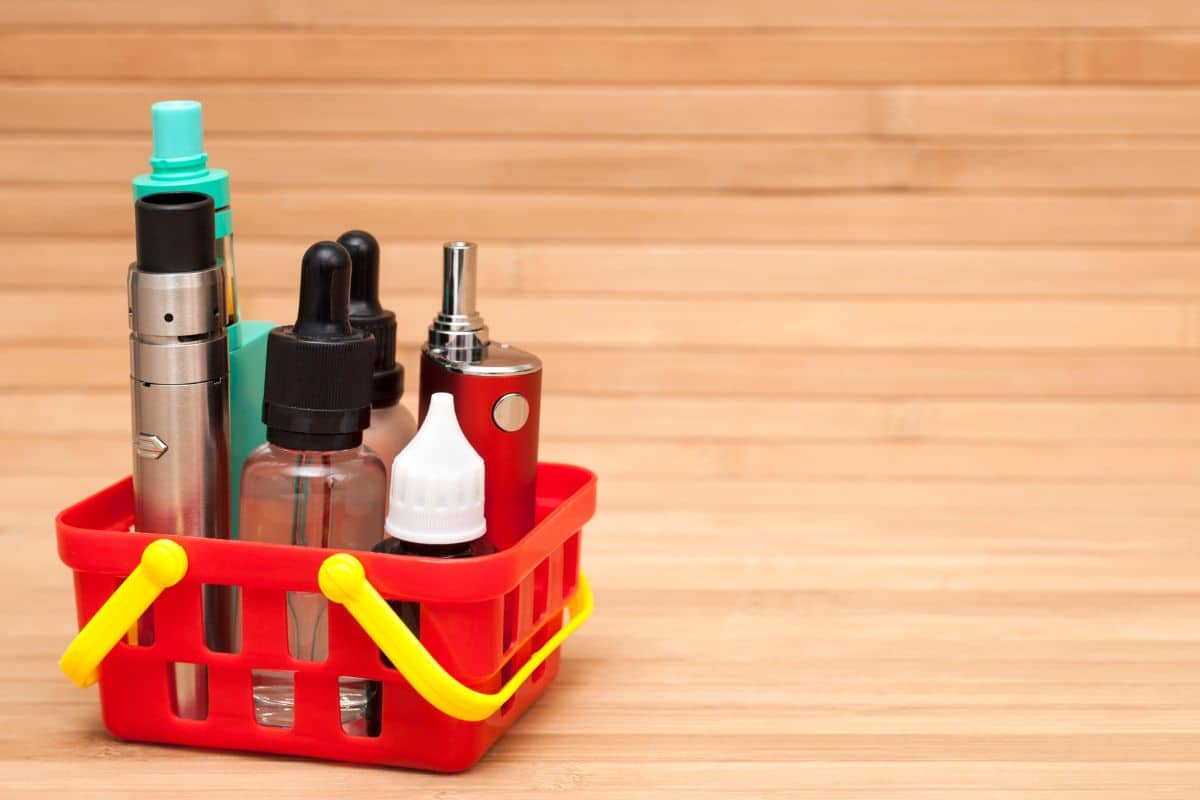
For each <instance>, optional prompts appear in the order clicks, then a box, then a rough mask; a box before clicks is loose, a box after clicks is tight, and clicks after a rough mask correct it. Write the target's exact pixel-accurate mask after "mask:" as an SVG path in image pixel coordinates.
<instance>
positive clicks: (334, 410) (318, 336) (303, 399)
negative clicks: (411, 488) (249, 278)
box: [263, 242, 375, 451]
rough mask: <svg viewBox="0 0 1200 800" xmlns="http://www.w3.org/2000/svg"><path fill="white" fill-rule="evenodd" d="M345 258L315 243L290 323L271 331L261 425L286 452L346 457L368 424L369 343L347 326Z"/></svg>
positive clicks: (337, 249) (333, 247)
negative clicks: (340, 452) (319, 452)
mask: <svg viewBox="0 0 1200 800" xmlns="http://www.w3.org/2000/svg"><path fill="white" fill-rule="evenodd" d="M350 270H351V265H350V254H349V253H347V252H346V250H345V248H343V247H342V246H341V245H339V244H337V243H335V242H317V243H316V244H314V245H313V246H312V247H310V248H308V250H307V252H305V254H304V259H303V260H302V261H301V264H300V307H299V311H298V313H297V315H296V324H295V325H288V326H281V327H278V328H275V329H274V330H273V331H271V335H270V337H269V338H268V339H267V375H266V384H265V386H264V388H263V422H265V423H266V425H267V440H268V441H270V442H272V443H273V444H277V445H279V446H281V447H286V448H289V449H292V450H325V451H328V450H345V449H348V448H351V447H357V446H358V445H360V444H361V443H362V432H363V430H364V429H365V428H366V427H367V425H369V424H370V421H371V376H372V366H373V364H374V360H375V341H374V339H373V338H372V337H371V336H370V335H369V334H366V333H363V332H362V331H359V330H355V329H354V328H353V327H352V326H351V325H350V311H349V303H350Z"/></svg>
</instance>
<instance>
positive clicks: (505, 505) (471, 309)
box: [420, 242, 542, 550]
mask: <svg viewBox="0 0 1200 800" xmlns="http://www.w3.org/2000/svg"><path fill="white" fill-rule="evenodd" d="M475 252H476V247H475V245H474V244H473V243H471V242H447V243H446V244H445V245H443V246H442V310H441V313H439V314H438V315H437V317H435V318H434V320H433V324H432V325H430V326H429V341H428V342H427V343H426V344H425V345H424V346H423V347H422V349H421V398H420V419H421V420H424V419H425V414H426V412H428V410H429V398H430V397H432V396H433V395H434V394H437V393H439V392H448V393H449V394H451V395H453V397H454V408H455V411H456V413H457V415H458V422H459V425H460V426H461V427H462V430H463V433H465V434H466V436H467V440H468V441H469V442H470V443H471V446H472V447H473V448H475V451H476V452H477V453H479V455H480V456H481V457H482V458H483V463H484V470H485V479H484V515H485V517H486V519H487V535H486V539H487V541H488V542H489V543H491V544H492V545H493V546H494V547H495V548H496V549H497V550H503V549H505V548H507V547H512V546H513V545H514V544H516V543H517V542H518V541H519V540H520V539H521V537H522V536H524V535H525V534H526V533H528V532H529V530H530V529H531V528H532V527H533V522H534V490H535V485H534V484H535V482H536V480H537V456H538V412H539V409H540V406H541V397H542V362H541V360H540V359H539V358H538V357H537V356H535V355H533V354H532V353H527V352H525V351H524V350H520V349H518V348H516V347H513V346H511V345H508V344H501V343H500V342H493V341H491V340H490V338H489V334H488V328H487V325H485V324H484V322H483V318H482V317H481V316H480V315H479V313H478V311H476V309H475V286H476V264H475Z"/></svg>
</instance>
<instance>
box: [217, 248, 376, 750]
mask: <svg viewBox="0 0 1200 800" xmlns="http://www.w3.org/2000/svg"><path fill="white" fill-rule="evenodd" d="M349 297H350V254H349V253H347V252H346V250H345V248H343V247H342V246H341V245H338V244H336V243H334V242H318V243H317V244H315V245H313V246H312V247H310V248H309V249H308V252H306V253H305V254H304V260H303V262H302V264H301V270H300V309H299V312H298V314H297V317H296V323H295V324H294V325H290V326H286V327H279V328H275V329H274V330H273V331H271V334H270V336H269V337H268V339H267V365H266V379H265V382H264V390H263V412H262V414H263V422H264V423H266V426H267V442H266V444H263V445H261V446H260V447H259V448H258V449H256V450H255V451H254V452H253V453H251V454H250V457H249V458H247V459H246V464H245V467H244V468H243V470H242V482H241V497H240V508H241V527H240V538H241V539H242V540H245V541H252V542H266V543H272V544H285V545H292V546H296V547H321V548H329V547H333V548H338V549H346V550H370V549H371V548H372V547H373V546H374V545H375V544H376V543H377V542H378V541H379V540H380V538H381V537H382V536H383V524H384V509H385V507H386V498H387V479H386V477H385V471H384V468H383V462H382V461H380V459H379V456H377V455H376V454H375V453H374V452H372V451H371V450H370V448H368V447H365V446H364V445H363V443H362V442H363V433H362V432H363V430H364V429H365V428H366V427H367V425H368V424H369V422H370V418H371V382H372V366H373V364H374V361H375V343H374V341H373V340H372V339H371V337H370V336H368V335H367V334H365V333H363V332H362V331H359V330H355V329H354V328H352V327H351V326H350V321H349V312H348V305H349ZM263 568H264V569H270V565H269V564H264V565H263ZM286 609H287V631H288V651H289V653H290V655H291V656H292V658H295V659H297V660H301V661H323V660H325V659H326V658H327V657H328V655H329V625H328V611H329V607H328V602H327V601H326V600H325V598H324V597H323V596H322V595H320V594H315V593H308V592H288V594H287V602H286ZM237 618H238V619H240V618H241V614H238V615H237ZM371 686H373V684H370V685H369V684H368V683H367V682H366V681H364V680H361V679H356V678H353V677H351V676H348V677H346V678H343V679H342V680H341V687H340V691H339V698H338V705H339V707H340V710H341V718H342V726H343V728H345V729H346V731H347V732H349V733H352V734H353V733H358V734H362V733H365V732H366V719H367V714H368V711H369V706H370V696H369V695H370V691H371V688H370V687H371ZM252 691H253V695H254V713H255V717H256V719H257V720H258V722H259V723H260V724H262V725H269V726H273V727H292V725H293V722H294V719H295V714H296V708H295V682H294V676H293V675H292V673H290V672H280V671H267V670H256V671H255V672H254V673H253V676H252Z"/></svg>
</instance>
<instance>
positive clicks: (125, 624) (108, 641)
mask: <svg viewBox="0 0 1200 800" xmlns="http://www.w3.org/2000/svg"><path fill="white" fill-rule="evenodd" d="M187 568H188V559H187V553H186V552H184V549H183V548H182V547H180V546H179V545H178V544H176V543H175V542H172V541H171V540H170V539H155V540H154V541H153V542H151V543H150V544H148V545H146V548H145V549H144V550H142V558H141V561H140V562H139V563H138V565H137V566H136V567H134V568H133V572H131V573H129V577H128V578H126V579H125V580H123V581H122V582H121V585H120V586H118V587H117V590H116V591H115V592H113V593H112V594H111V595H109V598H108V599H107V600H105V601H104V605H102V606H100V610H99V611H97V612H96V613H95V614H94V615H92V618H91V619H90V620H88V622H87V624H86V625H84V626H83V629H82V630H80V631H79V633H78V635H76V636H75V638H74V639H72V640H71V643H70V644H69V645H67V649H66V650H64V651H63V654H62V658H60V659H59V660H58V666H59V668H60V669H61V670H62V671H63V672H65V673H66V674H67V677H68V678H70V679H71V680H73V681H74V682H75V684H76V685H77V686H79V687H80V688H83V687H87V686H91V685H92V684H93V683H95V682H96V680H97V678H99V676H100V672H99V670H100V662H101V661H103V660H104V658H105V656H107V655H108V654H109V652H110V651H111V650H112V649H113V648H114V647H116V646H117V642H119V641H121V639H122V638H123V637H124V636H125V634H127V633H128V632H129V629H130V628H132V627H133V626H134V625H136V624H137V621H138V617H140V616H141V615H142V614H144V613H145V612H146V609H147V608H149V607H150V604H151V603H153V602H154V601H155V600H156V599H157V598H158V596H159V595H160V594H162V591H163V589H166V588H167V587H169V586H174V585H175V584H177V583H179V581H180V580H182V579H183V576H184V574H186V573H187Z"/></svg>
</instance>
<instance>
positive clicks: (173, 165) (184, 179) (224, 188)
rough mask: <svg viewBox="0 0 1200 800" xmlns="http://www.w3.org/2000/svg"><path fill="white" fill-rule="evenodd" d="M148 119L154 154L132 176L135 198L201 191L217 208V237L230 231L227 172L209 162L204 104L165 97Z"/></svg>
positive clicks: (231, 224) (155, 106) (151, 110)
mask: <svg viewBox="0 0 1200 800" xmlns="http://www.w3.org/2000/svg"><path fill="white" fill-rule="evenodd" d="M150 121H151V123H152V125H153V130H154V133H153V136H154V154H153V155H152V156H151V157H150V172H148V173H145V174H144V175H138V176H137V177H136V178H134V179H133V196H134V199H135V200H136V199H138V198H141V197H145V196H146V195H148V194H154V193H155V192H202V193H203V194H206V195H209V196H210V197H212V199H213V205H215V206H216V209H217V215H216V223H217V238H218V239H219V238H222V237H224V236H227V235H229V234H230V233H232V232H233V221H232V218H231V216H230V214H229V173H228V172H226V171H225V170H223V169H210V168H209V166H208V154H207V153H205V152H204V120H203V107H202V106H201V105H200V103H199V102H197V101H195V100H165V101H163V102H161V103H155V104H154V105H152V106H151V107H150Z"/></svg>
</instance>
